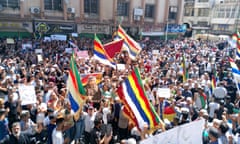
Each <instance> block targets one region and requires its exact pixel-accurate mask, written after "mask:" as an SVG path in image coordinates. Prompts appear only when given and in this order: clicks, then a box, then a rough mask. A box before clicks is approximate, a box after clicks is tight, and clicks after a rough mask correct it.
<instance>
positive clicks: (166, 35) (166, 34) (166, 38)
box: [165, 18, 168, 42]
mask: <svg viewBox="0 0 240 144" xmlns="http://www.w3.org/2000/svg"><path fill="white" fill-rule="evenodd" d="M167 40H168V18H167V26H166V31H165V41H166V42H167Z"/></svg>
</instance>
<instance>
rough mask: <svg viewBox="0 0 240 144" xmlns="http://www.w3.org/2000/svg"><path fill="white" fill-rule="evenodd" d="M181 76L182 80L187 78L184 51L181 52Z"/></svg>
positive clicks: (184, 80)
mask: <svg viewBox="0 0 240 144" xmlns="http://www.w3.org/2000/svg"><path fill="white" fill-rule="evenodd" d="M182 69H183V72H182V77H183V82H186V81H187V79H188V69H187V67H186V60H185V55H184V53H183V54H182Z"/></svg>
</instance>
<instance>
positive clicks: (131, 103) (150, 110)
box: [117, 68, 163, 130]
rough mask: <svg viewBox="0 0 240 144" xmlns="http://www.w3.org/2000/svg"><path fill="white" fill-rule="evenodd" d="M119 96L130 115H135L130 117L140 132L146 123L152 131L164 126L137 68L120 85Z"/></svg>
mask: <svg viewBox="0 0 240 144" xmlns="http://www.w3.org/2000/svg"><path fill="white" fill-rule="evenodd" d="M117 94H118V95H119V98H120V99H121V100H122V102H123V103H124V106H125V107H126V108H127V110H128V111H130V112H129V114H133V115H134V116H130V118H133V119H132V121H134V123H135V124H136V126H137V127H138V128H139V129H140V130H141V129H142V128H143V126H144V125H145V124H146V123H147V124H148V126H149V128H150V129H154V128H156V127H159V126H161V125H163V123H162V121H161V119H160V117H159V116H158V114H157V113H156V111H155V109H154V107H153V106H152V104H151V103H150V102H149V100H148V98H147V96H146V94H145V91H144V87H143V84H142V80H141V77H140V73H139V71H138V69H137V68H135V69H134V70H133V71H132V72H131V74H130V75H129V76H128V78H127V79H125V80H124V82H123V83H122V84H121V85H120V87H119V88H118V89H117Z"/></svg>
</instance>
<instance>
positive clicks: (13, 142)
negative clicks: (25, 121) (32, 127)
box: [0, 122, 31, 144]
mask: <svg viewBox="0 0 240 144" xmlns="http://www.w3.org/2000/svg"><path fill="white" fill-rule="evenodd" d="M11 130H12V132H11V134H9V135H7V136H6V137H5V138H4V139H3V140H2V141H1V142H0V144H30V143H31V141H30V139H29V136H27V135H26V134H24V133H22V132H21V126H20V123H19V122H14V123H13V124H12V129H11Z"/></svg>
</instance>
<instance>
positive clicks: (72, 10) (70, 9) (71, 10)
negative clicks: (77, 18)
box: [67, 8, 75, 13]
mask: <svg viewBox="0 0 240 144" xmlns="http://www.w3.org/2000/svg"><path fill="white" fill-rule="evenodd" d="M67 12H68V13H75V8H68V9H67Z"/></svg>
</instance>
